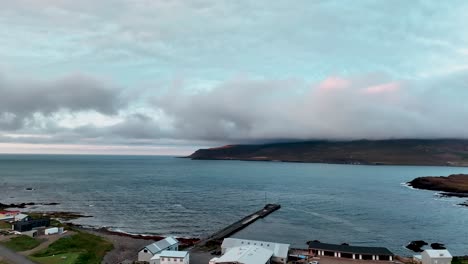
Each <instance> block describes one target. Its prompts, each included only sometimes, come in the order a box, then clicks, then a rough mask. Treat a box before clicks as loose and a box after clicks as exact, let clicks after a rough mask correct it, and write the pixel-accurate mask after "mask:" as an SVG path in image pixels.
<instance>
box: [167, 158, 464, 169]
mask: <svg viewBox="0 0 468 264" xmlns="http://www.w3.org/2000/svg"><path fill="white" fill-rule="evenodd" d="M175 158H178V159H190V160H215V161H216V160H218V161H255V162H284V163H307V164H334V165H358V166H428V167H451V168H457V167H459V168H466V167H468V164H466V165H463V164H450V163H449V164H442V163H441V164H433V163H431V164H425V163H408V164H396V163H385V162H363V161H354V160H353V161H351V160H350V161H308V160H283V159H255V158H231V157H226V158H193V157H190V156H185V157H175Z"/></svg>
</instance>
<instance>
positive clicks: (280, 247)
mask: <svg viewBox="0 0 468 264" xmlns="http://www.w3.org/2000/svg"><path fill="white" fill-rule="evenodd" d="M243 246H258V247H261V248H264V249H267V250H270V251H272V252H273V256H272V258H271V261H272V262H273V263H283V264H286V262H287V261H288V252H289V244H281V243H273V242H265V241H256V240H247V239H238V238H225V239H224V240H223V244H222V245H221V253H222V254H226V253H227V251H229V249H231V248H235V247H243Z"/></svg>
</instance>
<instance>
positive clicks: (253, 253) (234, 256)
mask: <svg viewBox="0 0 468 264" xmlns="http://www.w3.org/2000/svg"><path fill="white" fill-rule="evenodd" d="M272 257H273V251H271V250H268V249H265V248H263V247H260V246H242V247H233V248H230V249H229V250H228V251H227V252H226V253H225V254H224V255H222V256H221V257H219V258H213V259H211V260H210V264H222V263H236V264H270V263H271V262H270V261H271V259H272Z"/></svg>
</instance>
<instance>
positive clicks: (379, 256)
mask: <svg viewBox="0 0 468 264" xmlns="http://www.w3.org/2000/svg"><path fill="white" fill-rule="evenodd" d="M307 244H308V245H309V255H310V256H330V257H336V258H349V259H359V260H377V261H379V260H380V261H393V257H394V254H393V253H392V252H391V251H390V250H388V249H387V248H383V247H359V246H349V245H346V244H344V245H335V244H327V243H321V242H318V241H310V242H308V243H307Z"/></svg>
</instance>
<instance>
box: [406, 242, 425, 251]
mask: <svg viewBox="0 0 468 264" xmlns="http://www.w3.org/2000/svg"><path fill="white" fill-rule="evenodd" d="M427 245H428V244H427V242H426V241H423V240H415V241H411V243H409V244H408V245H407V246H406V248H407V249H409V250H411V251H413V252H423V250H422V247H424V246H427Z"/></svg>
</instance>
